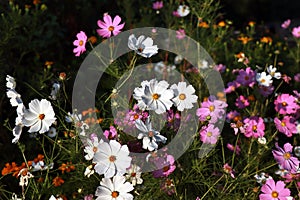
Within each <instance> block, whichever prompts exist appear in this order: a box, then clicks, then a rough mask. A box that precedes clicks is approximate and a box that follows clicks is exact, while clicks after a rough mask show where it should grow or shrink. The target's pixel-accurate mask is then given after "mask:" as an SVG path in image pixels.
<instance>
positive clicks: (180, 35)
mask: <svg viewBox="0 0 300 200" xmlns="http://www.w3.org/2000/svg"><path fill="white" fill-rule="evenodd" d="M176 37H177V38H178V39H179V40H181V39H183V38H185V30H184V29H179V30H178V31H176Z"/></svg>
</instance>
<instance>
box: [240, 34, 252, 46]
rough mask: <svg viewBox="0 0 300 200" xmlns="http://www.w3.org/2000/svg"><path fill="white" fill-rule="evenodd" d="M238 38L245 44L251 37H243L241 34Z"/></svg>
mask: <svg viewBox="0 0 300 200" xmlns="http://www.w3.org/2000/svg"><path fill="white" fill-rule="evenodd" d="M238 40H239V41H242V43H243V44H247V43H248V42H249V41H251V40H252V38H249V37H247V36H245V37H244V36H241V37H239V38H238Z"/></svg>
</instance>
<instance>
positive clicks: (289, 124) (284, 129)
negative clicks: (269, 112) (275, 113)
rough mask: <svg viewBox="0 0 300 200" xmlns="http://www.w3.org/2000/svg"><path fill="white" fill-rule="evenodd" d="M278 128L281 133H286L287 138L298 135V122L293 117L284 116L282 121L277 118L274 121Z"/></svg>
mask: <svg viewBox="0 0 300 200" xmlns="http://www.w3.org/2000/svg"><path fill="white" fill-rule="evenodd" d="M274 122H275V125H276V128H277V129H278V131H279V132H281V133H284V134H285V135H286V136H287V137H292V135H293V134H296V133H297V128H296V123H295V122H296V120H295V119H294V118H293V117H291V116H287V115H286V116H284V117H283V119H282V120H281V121H280V120H279V119H278V118H277V117H275V119H274Z"/></svg>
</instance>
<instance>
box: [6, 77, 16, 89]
mask: <svg viewBox="0 0 300 200" xmlns="http://www.w3.org/2000/svg"><path fill="white" fill-rule="evenodd" d="M6 87H7V88H8V89H15V88H16V81H15V78H14V77H12V76H10V75H6Z"/></svg>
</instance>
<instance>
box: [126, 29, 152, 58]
mask: <svg viewBox="0 0 300 200" xmlns="http://www.w3.org/2000/svg"><path fill="white" fill-rule="evenodd" d="M128 47H129V49H131V50H134V51H135V52H136V53H137V54H139V55H141V56H143V57H145V58H150V57H151V56H153V55H154V54H157V53H158V48H157V45H153V40H152V38H150V37H147V38H146V39H145V36H144V35H141V36H140V37H138V38H136V37H135V36H134V34H131V35H130V36H129V38H128Z"/></svg>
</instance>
